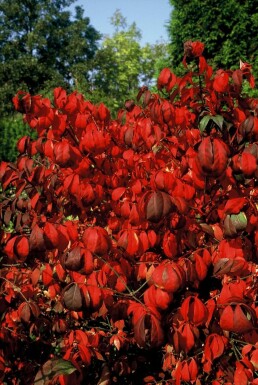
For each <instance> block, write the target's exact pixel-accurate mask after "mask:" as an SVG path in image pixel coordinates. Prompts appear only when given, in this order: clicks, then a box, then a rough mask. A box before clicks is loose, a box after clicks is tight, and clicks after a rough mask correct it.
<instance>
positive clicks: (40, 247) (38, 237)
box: [29, 224, 46, 251]
mask: <svg viewBox="0 0 258 385" xmlns="http://www.w3.org/2000/svg"><path fill="white" fill-rule="evenodd" d="M29 244H30V250H32V251H34V250H36V251H44V250H46V245H45V240H44V232H43V230H42V229H41V228H40V227H39V226H38V225H37V224H35V225H34V227H33V229H32V231H31V234H30V237H29Z"/></svg>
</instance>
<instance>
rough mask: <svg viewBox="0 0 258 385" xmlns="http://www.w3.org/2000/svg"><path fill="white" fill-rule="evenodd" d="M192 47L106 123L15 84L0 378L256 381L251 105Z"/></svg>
mask: <svg viewBox="0 0 258 385" xmlns="http://www.w3.org/2000/svg"><path fill="white" fill-rule="evenodd" d="M202 51H203V45H202V44H201V43H200V42H187V43H186V44H185V57H184V65H185V66H186V67H187V73H186V74H185V76H183V77H182V78H178V77H176V76H175V75H174V74H173V73H172V72H171V71H170V70H169V69H168V68H165V69H163V70H162V72H161V74H160V76H159V78H158V88H159V90H160V95H158V94H151V93H150V92H149V90H148V89H147V88H146V87H143V88H142V89H141V90H140V92H139V94H138V98H137V99H138V102H139V105H135V104H134V103H133V102H132V101H130V100H129V101H126V102H125V109H124V110H121V111H119V113H118V117H117V119H116V120H111V118H110V114H109V111H108V109H107V108H106V107H105V105H104V104H100V105H97V106H95V105H93V104H91V103H90V102H88V101H86V100H84V98H83V96H82V95H80V94H78V93H76V92H74V93H72V94H70V95H67V94H66V92H65V91H64V90H63V89H61V88H56V89H55V90H54V101H53V103H51V102H50V101H49V100H48V99H44V98H42V97H41V96H30V95H29V94H24V93H19V94H17V95H16V97H15V98H14V104H15V107H16V109H17V110H18V111H20V112H22V113H24V119H25V121H26V122H27V123H28V124H29V126H30V127H31V128H33V129H34V130H35V131H36V132H37V134H38V138H37V139H36V140H32V139H31V138H29V137H23V138H21V139H20V140H19V142H18V145H17V147H18V151H19V154H20V155H19V157H18V158H17V161H16V164H15V165H14V164H9V163H6V162H2V164H1V170H0V173H1V183H2V188H3V194H2V203H1V221H2V231H1V238H0V239H1V244H2V248H3V257H2V261H1V262H2V268H1V279H2V286H1V298H0V308H1V312H2V314H3V315H2V318H1V323H2V329H1V334H0V344H1V345H0V377H1V381H2V383H3V384H11V383H12V384H28V385H30V384H38V385H39V384H61V385H64V384H66V385H68V384H69V385H71V384H99V385H100V384H102V385H103V384H106V385H107V384H144V383H145V384H163V385H165V384H175V385H179V384H180V383H182V384H183V383H184V384H189V383H192V384H212V385H220V384H221V385H222V384H227V385H230V384H231V385H232V384H234V385H247V384H252V385H255V384H258V379H257V368H258V343H257V341H258V333H257V310H258V308H257V246H258V231H257V195H258V191H257V188H256V182H257V159H258V145H257V138H258V118H257V111H258V100H254V99H251V98H248V97H243V96H242V94H241V90H242V85H243V83H244V82H246V81H248V82H249V83H250V84H251V85H252V86H253V85H254V80H253V77H252V75H251V69H250V66H249V65H248V64H247V63H242V64H241V68H240V69H238V70H235V71H230V70H221V69H220V70H218V71H217V72H216V73H213V71H212V69H211V67H210V66H208V65H207V63H206V60H205V58H204V57H203V56H202Z"/></svg>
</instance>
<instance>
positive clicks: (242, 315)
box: [220, 304, 256, 333]
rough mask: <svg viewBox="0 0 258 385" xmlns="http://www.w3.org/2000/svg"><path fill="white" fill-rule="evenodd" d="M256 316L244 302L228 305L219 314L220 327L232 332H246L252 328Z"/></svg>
mask: <svg viewBox="0 0 258 385" xmlns="http://www.w3.org/2000/svg"><path fill="white" fill-rule="evenodd" d="M255 322H256V316H255V313H254V311H253V310H252V309H251V308H250V307H249V306H247V305H245V304H236V305H233V304H232V305H228V306H226V307H225V309H224V310H223V312H222V314H221V316H220V327H221V328H222V329H223V330H227V331H230V332H234V333H246V332H248V331H250V330H252V329H253V328H254V323H255Z"/></svg>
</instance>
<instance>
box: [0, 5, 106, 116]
mask: <svg viewBox="0 0 258 385" xmlns="http://www.w3.org/2000/svg"><path fill="white" fill-rule="evenodd" d="M74 2H75V1H74V0H54V1H50V0H16V1H15V0H14V1H9V0H0V62H1V66H0V112H1V113H4V112H8V110H10V109H11V98H12V96H13V95H14V94H15V93H16V91H17V90H18V89H21V88H22V89H24V90H28V91H29V92H31V93H33V94H35V93H38V92H42V91H43V90H44V91H45V92H46V91H47V90H48V89H52V88H53V86H65V87H67V88H69V86H71V85H73V83H75V81H76V77H77V73H78V72H80V73H83V74H84V76H85V77H87V74H88V71H89V68H90V66H89V61H90V60H91V59H92V58H93V57H94V55H95V52H96V50H97V42H98V40H99V39H100V34H99V33H98V32H97V31H96V30H95V28H94V27H93V26H92V25H91V24H90V20H89V18H88V17H84V16H83V12H84V11H83V9H82V8H81V7H76V8H75V10H76V11H75V15H74V16H73V17H72V15H71V12H70V11H69V10H67V7H68V6H70V5H71V4H72V3H74Z"/></svg>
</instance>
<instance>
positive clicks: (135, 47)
mask: <svg viewBox="0 0 258 385" xmlns="http://www.w3.org/2000/svg"><path fill="white" fill-rule="evenodd" d="M111 24H112V26H113V27H114V33H113V35H112V36H105V37H104V39H103V41H102V44H101V46H100V48H99V50H98V51H97V53H96V56H95V59H94V65H93V68H94V70H93V71H92V76H91V82H90V84H89V85H87V84H86V85H84V86H83V87H82V88H81V89H80V90H81V91H82V92H83V93H84V94H87V96H89V98H90V99H92V100H93V101H94V102H95V103H96V102H99V101H103V102H104V103H106V104H107V106H108V107H109V108H111V110H112V111H115V110H117V108H119V107H122V106H123V103H122V102H121V101H124V100H126V99H130V98H132V97H133V96H135V94H136V93H137V89H138V88H139V87H140V85H142V84H144V85H147V86H150V85H152V84H153V79H154V77H155V75H156V72H157V66H156V63H158V60H159V59H160V58H161V57H162V55H163V56H165V51H166V45H165V43H157V44H154V45H150V44H146V45H145V46H143V47H142V46H141V44H140V40H141V33H140V31H139V29H138V28H137V26H136V24H135V23H133V24H131V25H128V24H127V21H126V18H125V17H124V16H123V15H122V14H121V12H120V11H119V10H117V11H116V12H115V13H114V15H113V16H112V18H111ZM80 84H81V83H80ZM87 87H88V89H90V90H91V93H90V94H89V93H87Z"/></svg>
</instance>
